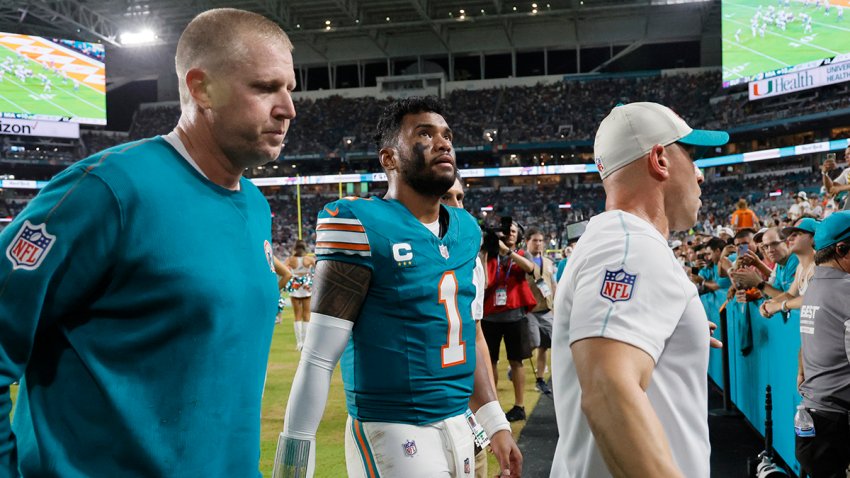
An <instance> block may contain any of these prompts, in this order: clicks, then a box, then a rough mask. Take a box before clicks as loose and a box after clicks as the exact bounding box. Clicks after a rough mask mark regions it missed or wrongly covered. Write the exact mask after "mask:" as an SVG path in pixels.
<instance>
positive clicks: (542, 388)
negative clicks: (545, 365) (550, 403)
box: [537, 378, 552, 397]
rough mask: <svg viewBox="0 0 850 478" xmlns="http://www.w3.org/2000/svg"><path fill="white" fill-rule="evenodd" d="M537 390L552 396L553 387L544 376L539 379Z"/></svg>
mask: <svg viewBox="0 0 850 478" xmlns="http://www.w3.org/2000/svg"><path fill="white" fill-rule="evenodd" d="M537 391H538V392H540V393H542V394H543V395H548V396H550V397H551V396H552V387H550V386H549V384H548V383H546V382H545V381H544V380H543V379H542V378H538V379H537Z"/></svg>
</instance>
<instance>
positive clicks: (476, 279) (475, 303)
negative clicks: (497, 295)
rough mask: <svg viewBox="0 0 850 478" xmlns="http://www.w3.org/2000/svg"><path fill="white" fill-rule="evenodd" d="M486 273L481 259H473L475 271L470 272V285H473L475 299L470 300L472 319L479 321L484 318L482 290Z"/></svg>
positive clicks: (485, 280) (484, 285)
mask: <svg viewBox="0 0 850 478" xmlns="http://www.w3.org/2000/svg"><path fill="white" fill-rule="evenodd" d="M486 277H487V273H486V272H485V271H484V264H482V263H481V259H479V258H477V257H476V258H475V269H473V271H472V283H473V284H475V299H473V300H472V318H473V319H475V320H476V321H477V320H481V319H482V318H483V317H484V288H485V287H486V282H487V279H486Z"/></svg>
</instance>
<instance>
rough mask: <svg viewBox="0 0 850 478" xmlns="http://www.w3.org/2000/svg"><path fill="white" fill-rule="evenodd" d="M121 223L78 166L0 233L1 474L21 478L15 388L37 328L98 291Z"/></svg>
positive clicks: (108, 194)
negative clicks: (12, 413)
mask: <svg viewBox="0 0 850 478" xmlns="http://www.w3.org/2000/svg"><path fill="white" fill-rule="evenodd" d="M121 229H122V217H121V210H120V207H119V204H118V201H117V199H116V197H115V195H114V194H113V191H112V190H111V189H110V188H109V187H108V186H107V185H106V184H105V183H104V182H102V181H101V180H100V179H99V178H97V177H96V176H94V175H93V174H91V173H90V172H89V171H88V169H87V168H84V167H72V168H69V169H68V170H66V171H65V172H63V173H61V174H60V175H58V176H56V178H54V179H53V180H52V181H51V182H50V183H49V184H48V185H47V186H46V187H45V188H44V189H43V190H42V191H41V192H40V193H39V194H38V196H36V197H35V198H34V199H33V200H32V201H31V202H30V204H29V205H28V206H27V207H26V208H25V209H24V210H23V211H22V212H21V213H20V214H19V215H18V216H17V217H16V218H15V220H14V221H13V222H12V223H11V224H10V225H9V226H8V227H7V228H6V229H4V230H3V232H2V233H0V250H2V251H3V252H4V255H3V257H2V258H0V476H18V465H17V452H16V442H15V436H14V434H13V433H12V430H11V426H10V425H11V423H10V420H9V413H10V411H11V397H10V386H11V384H12V383H13V382H15V381H16V380H19V379H20V378H21V377H22V376H23V375H24V372H25V370H26V368H27V363H28V361H29V360H30V357H31V355H32V351H33V344H34V342H35V337H36V334H37V333H38V331H39V330H40V329H42V328H43V327H45V326H47V325H49V324H51V323H53V322H55V321H56V320H58V319H59V318H61V317H62V316H68V315H73V314H74V313H75V311H78V310H80V309H81V308H83V307H85V306H86V298H90V297H92V296H93V295H95V294H97V293H98V287H102V284H103V278H104V277H105V275H106V274H107V272H108V270H109V268H110V259H111V255H112V252H113V251H114V250H115V247H116V246H117V244H118V236H119V234H120V231H121Z"/></svg>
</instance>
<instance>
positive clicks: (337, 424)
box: [12, 308, 549, 477]
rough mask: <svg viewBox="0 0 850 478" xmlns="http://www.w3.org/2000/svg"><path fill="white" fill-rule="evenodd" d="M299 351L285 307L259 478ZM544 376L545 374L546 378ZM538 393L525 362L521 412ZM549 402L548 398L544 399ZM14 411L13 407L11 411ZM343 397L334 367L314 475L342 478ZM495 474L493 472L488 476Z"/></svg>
mask: <svg viewBox="0 0 850 478" xmlns="http://www.w3.org/2000/svg"><path fill="white" fill-rule="evenodd" d="M504 353H505V352H504V347H502V360H500V361H499V371H498V373H499V374H500V375H499V377H500V381H499V390H498V391H499V400H500V401H501V403H502V408H504V409H508V408H510V407H511V406H512V405H513V388H512V387H511V383H510V382H509V381H508V380H507V379H506V377H505V374H506V373H507V360H506V359H505V358H504ZM298 358H299V352H298V351H296V350H295V335H294V331H293V329H292V309H290V308H287V309H286V311H285V316H284V320H283V323H282V324H279V325H276V326H275V331H274V338H273V339H272V347H271V352H270V354H269V366H268V378H267V380H266V390H265V393H264V395H263V409H262V431H261V438H260V449H261V455H260V471H261V472H262V473H263V476H269V477H270V476H271V471H272V465H273V464H274V453H275V448H276V447H277V436H278V434H279V433H280V431H281V430H282V429H283V414H284V411H285V410H286V400H287V397H289V388H290V387H291V385H292V379H293V377H294V376H295V369H296V367H297V366H298ZM547 376H548V375H547ZM16 395H17V387H15V386H13V387H12V400H13V401H14V399H15V396H16ZM539 397H540V394H539V393H538V392H537V390H536V389H535V388H534V375H533V373H532V372H531V367H530V366H528V361H526V387H525V410H526V413H528V414H530V413H531V411H532V410H533V409H534V406H535V405H536V404H537V400H538V398H539ZM545 400H549V398H545ZM13 410H14V408H13ZM346 418H347V413H346V410H345V396H344V393H343V388H342V377H341V375H340V371H339V367H338V366H337V368H336V370H335V371H334V374H333V380H332V381H331V388H330V393H329V395H328V404H327V407H326V408H325V414H324V416H323V418H322V423H321V425H319V430H318V433H317V435H316V439H317V457H316V476H320V477H330V476H333V477H337V476H346V470H345V435H344V430H345V420H346ZM511 426H512V428H513V433H514V437H516V438H517V439H519V434H520V431H521V430H522V427H523V426H525V422H524V421H521V422H514V423H512V424H511ZM489 463H490V465H489V466H490V471H493V470H495V469H496V460H495V458H494V456H493V455H492V454H490V455H489ZM490 475H495V473H490Z"/></svg>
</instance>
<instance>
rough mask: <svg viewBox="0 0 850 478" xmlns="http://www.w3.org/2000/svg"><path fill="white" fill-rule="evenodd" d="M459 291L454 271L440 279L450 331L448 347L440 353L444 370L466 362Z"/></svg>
mask: <svg viewBox="0 0 850 478" xmlns="http://www.w3.org/2000/svg"><path fill="white" fill-rule="evenodd" d="M457 289H458V284H457V277H455V273H454V271H448V272H446V273H444V274H443V277H442V278H441V279H440V303H441V304H443V306H445V308H446V319H448V322H449V331H448V339H447V340H446V345H443V346H442V348H441V351H440V352H441V354H440V355H441V356H442V359H443V368H445V367H451V366H452V365H460V364H462V363H464V362H466V342H464V341H463V340H461V337H462V335H461V332H462V331H463V327H462V325H461V322H460V320H461V319H460V311H459V310H458V308H457Z"/></svg>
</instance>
